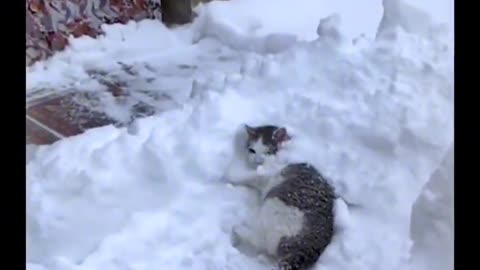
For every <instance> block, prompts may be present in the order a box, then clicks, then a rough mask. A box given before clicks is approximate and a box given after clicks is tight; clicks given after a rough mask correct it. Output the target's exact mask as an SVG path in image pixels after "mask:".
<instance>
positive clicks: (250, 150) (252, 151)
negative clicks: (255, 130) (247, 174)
mask: <svg viewBox="0 0 480 270" xmlns="http://www.w3.org/2000/svg"><path fill="white" fill-rule="evenodd" d="M248 152H250V153H252V154H255V153H256V152H255V150H253V149H252V148H248Z"/></svg>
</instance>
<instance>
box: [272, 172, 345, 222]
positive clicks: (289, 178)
mask: <svg viewBox="0 0 480 270" xmlns="http://www.w3.org/2000/svg"><path fill="white" fill-rule="evenodd" d="M280 177H281V178H282V181H281V182H280V183H279V184H278V185H276V186H274V187H272V188H271V189H270V190H269V191H268V193H267V196H266V198H274V197H276V198H278V199H280V200H281V201H283V202H284V203H285V204H287V205H289V206H293V207H296V208H298V209H299V210H301V211H303V212H306V213H312V214H313V212H315V211H318V210H321V209H324V210H325V211H328V210H329V208H331V207H333V202H334V199H335V194H334V189H333V187H332V186H331V185H330V184H329V183H328V182H327V181H326V180H325V179H324V178H323V176H322V175H321V174H320V172H319V171H318V170H317V169H316V168H315V167H314V166H312V165H311V164H308V163H292V164H289V165H287V166H285V168H283V169H282V170H281V172H280ZM324 214H326V213H324Z"/></svg>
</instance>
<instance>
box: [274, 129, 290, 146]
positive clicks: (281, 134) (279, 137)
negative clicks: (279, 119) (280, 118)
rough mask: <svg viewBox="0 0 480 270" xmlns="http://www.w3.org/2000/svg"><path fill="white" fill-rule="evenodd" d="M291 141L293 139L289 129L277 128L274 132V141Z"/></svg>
mask: <svg viewBox="0 0 480 270" xmlns="http://www.w3.org/2000/svg"><path fill="white" fill-rule="evenodd" d="M290 139H291V137H290V135H288V132H287V129H286V128H285V127H281V128H277V129H276V130H275V131H274V132H273V140H275V141H276V142H279V143H281V142H285V141H288V140H290Z"/></svg>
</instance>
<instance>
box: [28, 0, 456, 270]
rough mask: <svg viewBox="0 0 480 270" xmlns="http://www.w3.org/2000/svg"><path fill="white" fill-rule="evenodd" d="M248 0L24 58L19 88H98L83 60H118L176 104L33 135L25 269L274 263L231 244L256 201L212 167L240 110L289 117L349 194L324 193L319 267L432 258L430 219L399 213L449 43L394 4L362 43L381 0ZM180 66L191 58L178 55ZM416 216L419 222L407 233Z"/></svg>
mask: <svg viewBox="0 0 480 270" xmlns="http://www.w3.org/2000/svg"><path fill="white" fill-rule="evenodd" d="M257 2H258V1H256V4H255V8H252V5H253V4H252V3H253V1H252V0H236V1H235V0H234V1H229V2H212V3H210V4H208V5H202V6H200V7H199V8H198V10H197V11H198V13H199V17H198V18H197V20H196V21H195V22H194V23H192V24H191V25H187V26H182V27H178V28H176V29H173V30H169V29H167V28H165V27H164V26H162V25H161V24H160V23H159V22H156V21H149V20H145V21H142V22H138V23H134V22H131V23H129V24H128V25H126V26H120V25H113V26H105V32H106V35H105V36H104V37H100V38H98V39H96V40H93V39H90V38H86V37H83V38H79V39H75V40H72V46H71V47H70V48H68V49H67V50H66V51H64V52H62V53H58V54H56V55H55V56H54V57H52V58H51V59H49V60H47V61H44V62H42V63H37V64H36V65H34V66H33V67H31V68H29V69H28V77H27V79H28V82H27V83H28V86H29V89H30V91H33V90H32V89H40V88H42V87H45V86H50V87H55V88H57V89H60V90H65V89H68V88H69V87H71V86H72V85H75V86H77V87H80V89H88V90H92V89H93V90H95V89H98V90H101V86H100V85H99V84H98V83H97V82H95V81H94V80H92V79H90V78H89V77H88V75H87V71H88V70H91V69H102V70H109V71H110V72H112V73H115V72H117V71H118V69H119V65H118V63H117V62H119V61H120V62H122V63H126V64H129V65H136V66H138V67H139V75H138V76H140V77H145V78H146V77H150V76H154V77H155V78H156V82H155V83H154V84H153V86H151V87H152V88H151V89H152V90H156V91H158V92H159V93H166V94H168V95H170V96H172V97H173V98H174V100H175V102H176V104H178V106H174V107H172V108H170V109H168V110H165V111H164V112H162V113H161V114H158V115H155V116H151V117H147V118H143V119H139V120H137V121H136V122H135V123H133V124H132V125H131V126H129V127H125V128H116V127H113V126H107V127H101V128H96V129H92V130H89V131H87V132H85V133H83V134H81V135H78V136H74V137H70V138H66V139H63V140H61V141H59V142H56V143H55V144H53V145H51V146H38V147H31V148H29V160H28V161H27V203H28V204H27V205H28V206H27V220H28V224H27V225H28V226H27V247H28V249H27V255H28V256H27V258H28V261H27V264H28V269H51V270H54V269H105V270H108V269H157V268H158V267H159V266H162V268H165V269H167V268H169V269H179V270H181V269H194V270H197V269H232V270H233V269H254V270H255V269H259V270H260V269H269V265H266V263H265V262H264V260H262V259H260V258H255V257H250V256H247V255H244V254H242V253H240V252H239V251H238V250H236V249H235V248H233V247H232V246H231V243H230V236H229V234H230V230H231V228H232V226H233V225H234V224H236V223H238V222H240V221H241V220H243V219H244V218H246V217H247V216H248V214H249V213H250V211H252V210H253V209H252V205H253V203H254V194H252V193H251V192H250V191H248V190H246V189H242V188H238V187H236V188H233V187H229V186H227V185H225V184H224V183H222V182H221V177H222V175H223V173H224V171H225V169H226V166H227V165H228V163H229V162H230V160H231V159H232V158H235V151H234V149H235V148H234V147H233V145H234V138H235V136H236V134H237V132H238V130H239V128H240V127H241V125H242V124H243V123H249V124H251V125H258V124H265V123H274V124H279V125H284V126H286V127H287V129H288V130H289V131H290V132H291V133H292V134H293V140H292V143H291V144H290V145H289V146H288V149H287V151H286V152H285V156H284V157H285V158H287V159H289V160H292V161H295V160H302V161H308V162H311V163H312V164H314V165H315V166H316V167H317V168H319V169H320V170H321V171H322V173H323V174H324V175H325V176H327V177H328V178H329V180H330V181H331V183H332V184H333V185H334V186H335V188H336V189H337V190H338V191H339V193H340V195H341V196H342V197H343V198H345V199H346V200H348V201H349V202H351V203H355V204H360V205H361V207H360V208H352V209H349V208H348V207H347V206H346V205H345V204H342V203H339V204H337V207H336V216H337V220H336V223H337V233H336V235H335V237H334V240H333V241H332V243H331V244H330V245H329V247H328V249H327V250H326V251H325V253H324V254H323V255H322V257H321V258H320V260H319V262H318V263H317V265H316V266H315V269H328V270H337V269H358V270H361V269H368V270H375V269H378V270H384V269H392V270H394V269H422V268H421V267H425V269H432V268H431V267H430V268H429V266H431V265H429V264H428V256H429V252H428V250H427V249H428V244H429V242H428V239H427V240H425V239H423V240H421V238H422V237H421V235H422V232H421V231H422V228H423V230H425V227H424V226H425V225H422V224H426V223H428V222H427V221H426V220H423V221H422V215H420V220H418V217H417V216H416V215H413V217H411V216H412V207H413V206H414V204H415V203H416V202H417V203H416V204H415V205H418V204H419V203H418V200H417V198H418V197H419V195H420V194H421V191H422V189H424V186H425V185H426V184H427V181H428V180H429V179H431V178H432V175H433V173H434V172H435V171H436V170H437V168H438V167H439V166H441V165H442V163H441V161H442V160H443V158H444V157H445V156H446V155H447V153H448V152H447V151H449V149H450V146H451V145H452V142H453V132H452V131H453V117H452V116H453V102H452V101H453V52H452V46H451V43H450V40H448V39H445V40H444V41H443V42H439V40H442V39H441V38H440V37H435V38H434V37H432V33H433V32H429V35H421V33H424V32H421V31H412V29H411V28H408V29H402V27H400V28H398V26H402V23H403V22H399V21H401V20H404V18H406V16H397V17H395V16H393V15H390V16H393V17H389V18H388V21H390V22H393V23H392V24H390V25H388V24H387V25H385V24H384V25H383V26H382V27H384V28H383V30H382V31H385V32H389V33H393V34H392V35H390V36H386V38H382V37H379V38H377V40H374V37H375V34H376V32H377V29H376V26H375V29H372V28H371V26H370V24H372V25H373V24H374V23H373V22H371V23H368V22H367V21H369V20H373V19H374V18H377V19H375V20H376V22H377V23H376V24H378V22H379V21H380V18H381V17H382V14H381V11H382V7H381V6H374V7H370V6H368V5H367V4H364V5H360V4H358V7H359V8H360V7H362V8H363V9H362V10H365V13H367V11H366V8H367V7H370V8H369V10H370V9H372V10H379V11H380V13H379V14H376V13H375V12H374V13H375V14H373V15H372V16H370V14H365V17H362V18H365V20H364V19H359V18H358V16H360V15H359V14H356V15H355V16H357V17H355V16H354V15H352V11H349V12H343V11H344V10H342V9H340V8H339V7H346V6H349V5H352V4H353V3H351V2H348V1H337V2H336V3H337V4H332V3H330V2H328V3H327V1H313V2H312V1H310V2H309V1H306V0H305V1H298V6H295V9H292V7H291V5H290V3H291V1H290V3H289V2H287V1H280V0H276V1H273V0H272V1H262V2H261V4H260V3H257ZM352 2H353V1H352ZM357 2H360V1H355V3H357ZM368 2H371V1H368ZM376 2H377V3H378V5H380V1H376ZM272 3H273V4H272ZM338 3H343V6H342V5H341V4H338ZM347 4H348V5H347ZM333 5H337V6H333ZM355 5H357V4H355ZM392 6H394V5H389V6H388V7H392ZM327 7H328V8H327ZM350 7H351V6H350ZM386 7H387V6H386ZM273 11H275V12H273ZM302 12H305V13H302ZM342 12H343V13H342ZM369 12H370V11H369ZM334 13H336V14H338V15H334ZM356 13H359V12H356ZM400 13H401V12H400ZM302 14H304V15H302ZM385 14H396V13H395V12H392V11H388V10H387V11H386V12H385ZM418 14H421V13H418ZM331 15H332V16H331ZM377 15H378V16H377ZM397 15H398V11H397ZM400 15H402V14H400ZM403 15H405V14H403ZM285 17H288V18H289V20H284V18H285ZM324 18H328V19H325V20H323V23H320V21H321V19H324ZM398 18H403V19H398ZM384 19H385V18H384ZM417 19H418V20H417V21H428V20H427V19H425V18H423V19H422V18H417ZM412 20H415V18H412ZM356 21H362V23H363V22H365V24H364V25H362V23H354V22H356ZM410 27H413V26H412V24H410ZM251 29H256V30H255V31H253V30H251ZM359 29H360V30H359ZM367 29H370V31H367ZM414 30H415V29H414ZM317 32H318V33H319V34H321V35H320V37H318V36H317ZM360 32H365V33H366V35H365V37H364V38H361V39H358V40H357V42H355V43H352V42H351V40H352V38H353V36H359V35H358V33H360ZM352 33H355V34H352ZM144 64H148V65H150V66H153V67H154V71H152V70H150V69H145V68H143V69H142V68H141V66H142V65H144ZM186 64H188V65H190V66H195V67H196V68H195V69H193V70H188V71H185V70H183V69H180V68H178V66H179V65H186ZM140 84H141V83H140ZM139 87H142V86H139ZM108 106H111V107H112V108H111V112H112V113H117V114H118V115H119V116H118V117H119V118H121V117H122V112H121V110H118V108H115V104H114V103H113V102H112V104H109V105H108ZM437 178H438V177H437ZM448 179H449V178H448ZM448 179H447V180H448ZM450 181H453V180H450ZM447 182H448V181H447ZM444 186H445V185H444ZM439 187H441V186H439ZM438 193H439V192H438V191H437V192H436V193H435V192H434V194H438ZM422 194H423V193H422ZM427 197H428V196H427ZM440 197H441V196H440ZM446 203H447V204H448V203H451V201H450V202H448V200H447V202H446ZM435 207H436V206H435V203H433V204H430V205H429V204H426V206H425V207H423V208H422V207H420V209H426V210H424V211H431V210H429V209H436V208H435ZM417 208H418V207H417ZM417 208H414V209H417ZM412 219H415V220H412ZM411 221H412V222H411ZM411 223H412V224H414V225H415V224H417V225H418V224H420V225H418V226H417V225H415V226H417V227H416V229H412V235H410V233H411V232H410V230H411V226H410V225H411ZM447 229H448V228H447ZM419 235H420V236H419ZM417 239H420V240H418V241H419V242H413V241H417ZM412 240H413V241H412ZM447 242H448V239H447ZM412 247H413V249H412ZM411 251H413V252H416V253H414V254H413V255H412V256H411ZM417 254H420V255H418V256H417ZM425 254H426V255H425ZM433 254H439V253H433ZM417 257H421V258H420V259H418V258H417ZM425 258H427V259H425ZM420 262H421V263H422V264H421V263H420ZM423 263H426V265H423ZM270 267H271V265H270Z"/></svg>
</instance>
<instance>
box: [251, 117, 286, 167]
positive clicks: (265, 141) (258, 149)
mask: <svg viewBox="0 0 480 270" xmlns="http://www.w3.org/2000/svg"><path fill="white" fill-rule="evenodd" d="M245 131H246V132H247V135H248V139H247V144H246V147H247V162H248V163H249V164H250V165H251V166H259V165H262V164H264V163H265V162H266V161H268V160H269V159H272V158H273V157H275V155H276V154H277V152H278V151H279V150H280V149H281V148H282V147H283V145H284V143H285V142H286V141H288V140H290V139H291V137H290V135H289V134H288V132H287V129H286V128H285V127H278V126H273V125H265V126H258V127H251V126H249V125H245Z"/></svg>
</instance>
